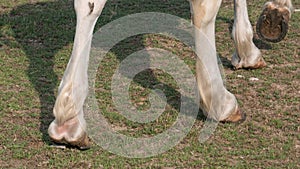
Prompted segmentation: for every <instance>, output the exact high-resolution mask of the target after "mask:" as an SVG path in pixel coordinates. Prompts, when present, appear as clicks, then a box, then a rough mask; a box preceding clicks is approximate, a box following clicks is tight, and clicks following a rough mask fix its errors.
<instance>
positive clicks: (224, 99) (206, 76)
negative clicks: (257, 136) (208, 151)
mask: <svg viewBox="0 0 300 169" xmlns="http://www.w3.org/2000/svg"><path fill="white" fill-rule="evenodd" d="M221 2H222V1H221V0H215V1H212V0H191V1H190V3H191V12H192V15H193V16H192V18H193V24H194V25H195V27H196V29H195V43H196V54H197V56H198V57H197V63H196V76H197V83H198V89H199V92H200V96H201V100H202V102H203V104H202V107H203V110H204V113H205V114H206V115H207V116H208V118H211V119H214V120H216V121H228V122H238V121H241V120H244V119H245V116H244V115H243V114H242V113H241V112H240V111H239V109H238V104H237V100H236V98H235V96H234V95H233V94H232V93H230V92H229V91H228V90H227V89H226V88H225V86H224V83H223V80H222V77H221V73H220V70H219V67H218V60H217V53H216V44H215V20H216V15H217V12H218V10H219V7H220V5H221Z"/></svg>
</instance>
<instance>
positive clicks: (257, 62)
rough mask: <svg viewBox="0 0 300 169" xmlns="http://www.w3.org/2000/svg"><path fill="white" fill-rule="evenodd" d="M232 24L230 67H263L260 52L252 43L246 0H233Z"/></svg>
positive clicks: (263, 63)
mask: <svg viewBox="0 0 300 169" xmlns="http://www.w3.org/2000/svg"><path fill="white" fill-rule="evenodd" d="M234 6H235V7H234V24H233V30H232V36H233V39H234V43H235V50H236V51H235V53H234V54H233V56H232V61H231V62H232V65H233V66H234V67H235V68H236V69H239V68H260V67H263V66H265V65H266V64H265V62H264V60H263V58H262V56H261V52H260V50H259V49H258V48H257V47H256V46H255V44H254V43H253V30H252V26H251V23H250V21H249V18H248V10H247V2H246V0H234Z"/></svg>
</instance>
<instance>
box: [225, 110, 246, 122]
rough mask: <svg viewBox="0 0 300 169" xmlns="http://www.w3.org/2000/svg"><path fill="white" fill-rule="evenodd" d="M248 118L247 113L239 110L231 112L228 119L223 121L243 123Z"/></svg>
mask: <svg viewBox="0 0 300 169" xmlns="http://www.w3.org/2000/svg"><path fill="white" fill-rule="evenodd" d="M245 120H246V114H245V113H243V112H241V111H240V110H237V111H236V112H235V113H233V114H231V115H230V116H229V117H228V118H227V119H225V120H223V121H221V122H223V123H242V122H244V121H245Z"/></svg>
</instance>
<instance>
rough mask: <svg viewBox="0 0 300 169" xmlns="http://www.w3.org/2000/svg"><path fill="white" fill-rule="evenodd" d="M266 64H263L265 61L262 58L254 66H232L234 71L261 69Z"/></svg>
mask: <svg viewBox="0 0 300 169" xmlns="http://www.w3.org/2000/svg"><path fill="white" fill-rule="evenodd" d="M266 66H267V63H266V62H265V60H264V59H263V58H260V59H259V60H258V61H257V62H256V63H255V64H254V65H249V66H247V65H243V64H238V65H236V66H234V69H235V70H237V69H261V68H263V67H266Z"/></svg>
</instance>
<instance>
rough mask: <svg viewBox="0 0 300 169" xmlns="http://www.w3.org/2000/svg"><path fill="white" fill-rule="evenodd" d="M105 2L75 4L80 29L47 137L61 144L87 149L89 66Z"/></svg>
mask: <svg viewBox="0 0 300 169" xmlns="http://www.w3.org/2000/svg"><path fill="white" fill-rule="evenodd" d="M105 3H106V0H75V1H74V8H75V11H76V17H77V25H76V33H75V39H74V46H73V50H72V55H71V58H70V60H69V63H68V66H67V68H66V70H65V73H64V76H63V79H62V81H61V83H60V86H59V91H58V96H57V99H56V102H55V105H54V110H53V113H54V116H55V120H54V121H53V122H52V123H51V124H50V126H49V129H48V133H49V136H50V137H51V139H53V140H54V141H55V142H58V143H70V144H72V145H74V146H78V147H80V148H84V147H87V146H88V144H89V143H88V138H87V135H86V132H85V130H86V124H85V120H84V117H83V104H84V100H85V98H86V96H87V93H88V75H87V69H88V62H89V53H90V48H91V40H92V35H93V30H94V27H95V24H96V21H97V19H98V17H99V16H100V14H101V12H102V9H103V8H104V5H105Z"/></svg>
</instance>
